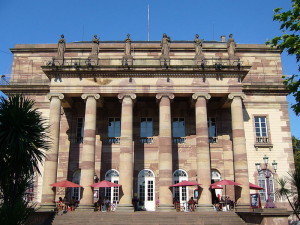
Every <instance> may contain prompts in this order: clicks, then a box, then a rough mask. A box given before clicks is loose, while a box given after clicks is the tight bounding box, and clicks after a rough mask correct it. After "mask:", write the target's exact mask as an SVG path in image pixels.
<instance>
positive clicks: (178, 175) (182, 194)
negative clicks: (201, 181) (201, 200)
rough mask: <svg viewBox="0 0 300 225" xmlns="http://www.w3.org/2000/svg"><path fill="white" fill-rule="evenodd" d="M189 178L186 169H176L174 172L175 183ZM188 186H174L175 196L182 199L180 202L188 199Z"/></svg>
mask: <svg viewBox="0 0 300 225" xmlns="http://www.w3.org/2000/svg"><path fill="white" fill-rule="evenodd" d="M184 180H188V174H187V172H185V171H184V170H181V169H179V170H176V171H175V172H174V173H173V184H177V183H179V182H181V181H184ZM187 195H188V188H187V187H174V188H173V198H175V199H177V200H179V201H180V203H182V202H185V201H187V200H188V196H187Z"/></svg>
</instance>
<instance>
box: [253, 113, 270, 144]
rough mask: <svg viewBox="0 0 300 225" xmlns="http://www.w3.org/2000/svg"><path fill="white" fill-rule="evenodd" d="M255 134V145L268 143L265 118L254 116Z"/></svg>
mask: <svg viewBox="0 0 300 225" xmlns="http://www.w3.org/2000/svg"><path fill="white" fill-rule="evenodd" d="M254 123H255V134H256V142H257V143H268V142H269V138H268V130H267V118H266V117H265V116H255V117H254Z"/></svg>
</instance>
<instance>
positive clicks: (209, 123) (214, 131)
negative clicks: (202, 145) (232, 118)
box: [207, 117, 218, 143]
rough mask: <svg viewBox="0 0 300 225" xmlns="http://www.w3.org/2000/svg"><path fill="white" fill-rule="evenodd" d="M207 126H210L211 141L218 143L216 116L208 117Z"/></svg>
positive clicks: (209, 136) (209, 137)
mask: <svg viewBox="0 0 300 225" xmlns="http://www.w3.org/2000/svg"><path fill="white" fill-rule="evenodd" d="M207 127H208V139H209V143H216V142H217V140H218V139H217V124H216V118H213V117H208V120H207Z"/></svg>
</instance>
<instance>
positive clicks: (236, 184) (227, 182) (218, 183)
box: [211, 180, 241, 186]
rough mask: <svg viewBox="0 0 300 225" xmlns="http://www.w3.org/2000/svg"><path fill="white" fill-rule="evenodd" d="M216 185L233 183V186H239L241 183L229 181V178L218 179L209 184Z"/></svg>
mask: <svg viewBox="0 0 300 225" xmlns="http://www.w3.org/2000/svg"><path fill="white" fill-rule="evenodd" d="M216 185H235V186H239V185H241V184H239V183H237V182H234V181H231V180H220V181H218V182H216V183H213V184H211V186H216Z"/></svg>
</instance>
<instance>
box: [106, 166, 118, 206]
mask: <svg viewBox="0 0 300 225" xmlns="http://www.w3.org/2000/svg"><path fill="white" fill-rule="evenodd" d="M105 180H107V181H110V182H112V183H115V184H118V183H119V172H118V171H116V170H109V171H107V172H106V174H105ZM105 197H106V198H108V199H109V200H110V202H117V201H119V187H108V188H105Z"/></svg>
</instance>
